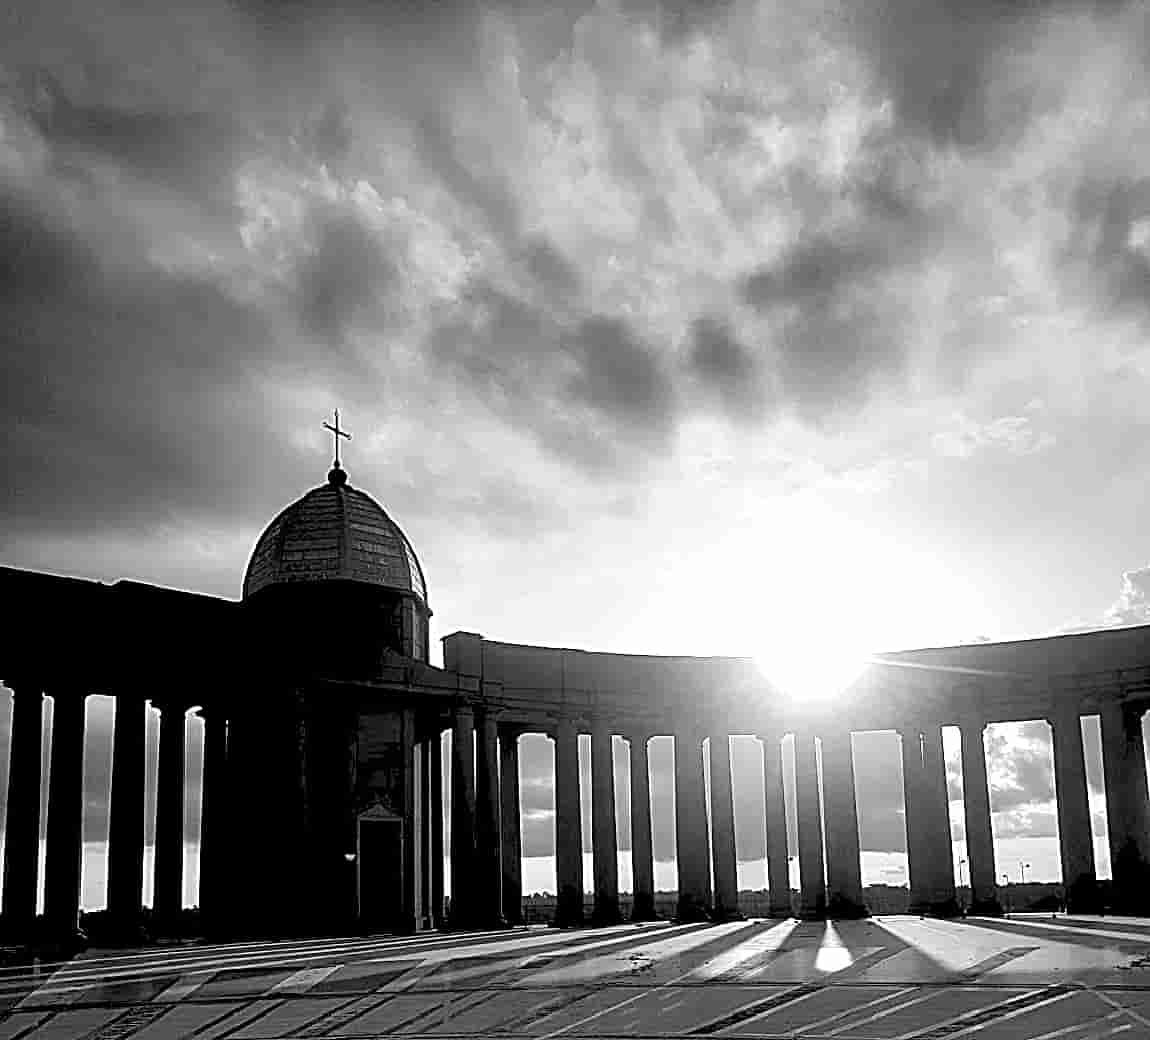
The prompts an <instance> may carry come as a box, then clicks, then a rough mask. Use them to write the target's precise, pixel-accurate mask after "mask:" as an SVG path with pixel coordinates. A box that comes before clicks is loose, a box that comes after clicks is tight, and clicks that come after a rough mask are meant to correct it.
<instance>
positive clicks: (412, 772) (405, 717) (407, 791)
mask: <svg viewBox="0 0 1150 1040" xmlns="http://www.w3.org/2000/svg"><path fill="white" fill-rule="evenodd" d="M401 719H402V726H403V730H402V741H403V744H402V746H403V830H402V831H401V833H402V835H403V916H402V919H401V921H400V926H399V930H401V931H404V932H414V931H415V930H416V929H417V928H418V927H419V918H420V915H421V913H422V912H423V907H422V906H421V905H420V900H419V889H420V877H419V875H420V867H421V866H422V864H421V862H420V857H419V852H418V849H419V816H418V812H417V809H416V784H417V783H418V777H419V773H418V768H419V764H420V763H419V756H418V755H417V754H416V745H417V740H416V734H415V709H414V708H404V709H403V713H402V715H401ZM352 775H354V774H352ZM340 801H341V802H344V803H345V804H346V803H350V804H354V802H355V787H354V786H351V787H350V789H349V790H348V791H347V792H346V794H345V795H344V797H343V798H341V799H340Z"/></svg>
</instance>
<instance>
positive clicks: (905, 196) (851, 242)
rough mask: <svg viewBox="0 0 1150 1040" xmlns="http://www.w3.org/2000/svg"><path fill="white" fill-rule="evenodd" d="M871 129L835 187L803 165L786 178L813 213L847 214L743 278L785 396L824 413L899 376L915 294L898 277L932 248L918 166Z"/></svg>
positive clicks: (908, 347) (932, 223) (933, 220)
mask: <svg viewBox="0 0 1150 1040" xmlns="http://www.w3.org/2000/svg"><path fill="white" fill-rule="evenodd" d="M905 151H906V150H905V149H903V148H902V147H901V146H900V145H899V144H898V142H897V141H892V140H891V139H889V137H886V136H882V135H876V136H874V137H873V139H872V140H870V141H869V143H868V144H867V145H866V149H865V155H866V159H867V161H866V162H863V163H861V165H860V169H859V170H858V171H857V173H856V174H855V175H854V176H852V177H851V178H850V179H848V181H847V182H846V184H844V185H843V186H842V187H841V188H840V189H838V191H837V197H836V195H835V194H832V193H830V192H829V191H828V190H827V189H826V188H825V187H822V186H820V185H818V184H817V183H816V182H813V181H812V179H811V176H810V174H809V172H807V171H803V170H802V169H801V168H800V170H798V171H797V172H796V173H795V174H794V175H793V177H792V179H793V180H797V182H798V184H799V186H800V188H801V192H804V193H806V194H809V195H810V196H811V198H809V199H808V200H807V201H806V202H805V203H804V209H809V210H811V211H812V212H816V211H817V210H818V209H819V208H826V207H829V206H830V205H832V204H834V203H835V202H837V201H842V200H843V199H846V200H849V203H850V206H849V213H850V215H849V218H847V219H846V220H845V221H843V222H842V223H841V224H839V225H836V226H833V227H825V228H824V227H819V226H817V225H814V226H812V227H811V229H810V230H809V231H807V232H806V233H804V234H803V235H802V236H801V237H800V238H799V239H798V240H797V241H796V242H794V243H793V244H791V245H789V246H788V247H786V248H784V249H783V250H782V251H781V252H780V253H779V255H778V256H776V257H775V258H774V259H773V260H771V261H769V262H767V263H766V264H763V265H761V266H760V267H759V268H758V269H756V270H755V271H753V272H751V273H750V274H749V275H747V276H746V277H745V278H743V279H742V281H741V283H740V285H739V289H740V292H741V295H742V299H743V301H744V302H745V303H747V304H749V305H750V306H751V307H753V308H754V309H755V310H756V311H757V312H759V314H761V315H762V316H763V318H764V319H766V323H767V327H768V329H769V335H770V347H771V353H770V356H771V357H772V360H773V366H774V375H775V376H776V378H777V380H778V384H779V389H780V394H781V400H783V401H786V402H793V403H794V404H795V405H796V406H797V408H798V410H799V411H800V413H803V414H805V415H806V416H807V417H809V418H812V419H821V418H823V417H824V416H826V415H827V414H828V413H829V412H830V411H831V410H833V409H842V408H847V409H849V408H850V407H851V406H852V405H854V406H857V405H858V404H861V403H862V402H864V401H866V400H867V399H868V397H869V395H870V393H871V391H872V390H873V389H874V388H875V387H876V385H878V384H889V383H897V382H898V381H899V380H900V379H901V377H902V375H903V374H904V372H905V369H906V366H907V363H908V359H909V357H910V356H911V352H912V350H913V343H912V341H911V336H910V333H911V320H912V317H913V301H912V300H911V299H910V298H908V297H907V296H906V295H905V290H904V289H903V288H902V286H901V285H900V284H899V282H900V280H903V279H905V278H906V277H907V276H908V275H909V274H911V273H913V271H914V270H915V268H916V265H917V264H918V263H919V261H920V260H921V258H922V257H923V255H924V253H925V252H926V251H927V249H928V245H929V242H930V240H931V235H932V231H933V230H934V229H935V228H936V227H937V226H938V223H939V215H938V214H935V213H933V212H931V211H930V210H929V209H928V208H926V207H925V206H924V204H923V203H922V201H921V196H922V194H923V188H922V185H921V183H920V181H921V177H922V174H921V169H920V166H919V164H918V163H917V162H916V161H914V159H913V155H911V156H909V157H908V155H907V154H905Z"/></svg>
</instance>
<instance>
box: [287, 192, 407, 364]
mask: <svg viewBox="0 0 1150 1040" xmlns="http://www.w3.org/2000/svg"><path fill="white" fill-rule="evenodd" d="M315 222H316V246H315V249H314V251H313V252H311V253H310V254H307V255H305V256H304V257H303V258H302V259H301V262H300V265H299V268H298V270H297V273H296V301H297V305H298V307H299V314H300V320H301V322H302V324H303V327H304V330H305V332H306V333H307V334H308V335H310V336H312V337H315V338H316V339H318V340H321V341H323V342H325V343H327V344H328V345H330V346H332V347H333V348H335V349H340V347H341V346H342V345H343V343H344V340H345V337H346V336H347V333H348V331H349V329H350V328H351V327H352V326H353V325H354V324H355V323H356V321H357V320H359V319H363V318H366V317H368V316H369V315H368V313H367V312H370V311H371V310H372V309H373V305H376V304H378V303H380V302H381V300H382V298H383V297H384V296H385V295H386V294H388V293H389V292H390V291H391V290H392V288H393V287H394V284H395V282H396V279H397V277H398V273H397V271H396V268H395V265H394V263H393V262H392V261H391V259H390V258H389V257H388V256H387V255H386V254H385V253H384V251H383V247H382V246H381V244H380V242H379V239H378V238H377V236H376V235H375V234H374V233H373V232H372V231H371V230H370V229H369V228H367V227H365V226H364V224H363V223H362V221H360V220H359V219H358V218H357V217H356V216H355V215H354V214H352V213H348V212H346V211H343V212H341V211H334V212H331V211H327V210H326V209H325V210H324V211H321V213H319V214H317V217H316V221H315ZM376 317H377V319H378V315H376ZM379 324H380V322H379V321H378V320H377V322H376V325H377V326H378V325H379Z"/></svg>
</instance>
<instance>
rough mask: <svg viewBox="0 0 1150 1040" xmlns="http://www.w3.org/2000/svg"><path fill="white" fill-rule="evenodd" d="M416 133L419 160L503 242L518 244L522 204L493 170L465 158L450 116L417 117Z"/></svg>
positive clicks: (428, 113) (431, 111)
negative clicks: (520, 206)
mask: <svg viewBox="0 0 1150 1040" xmlns="http://www.w3.org/2000/svg"><path fill="white" fill-rule="evenodd" d="M413 130H414V133H415V142H416V147H417V150H418V152H419V155H420V157H421V158H422V159H423V161H424V163H425V164H426V165H427V167H428V169H429V170H430V171H431V172H433V173H434V174H435V175H436V176H438V177H439V178H440V180H442V182H443V184H444V186H445V187H446V188H447V189H448V191H450V192H451V194H452V195H453V196H454V197H455V198H456V199H457V200H458V201H460V202H461V203H463V204H465V205H467V206H469V207H470V208H471V209H472V210H473V211H474V212H476V213H478V214H479V215H480V216H481V217H482V218H483V220H484V222H485V224H486V225H487V227H488V228H489V230H490V231H491V232H492V233H493V234H494V235H495V236H496V237H497V238H498V239H499V240H500V241H502V242H504V243H515V242H517V241H518V239H519V237H520V215H519V204H518V203H517V202H516V200H515V198H514V196H513V195H512V193H511V191H510V187H509V185H507V184H505V183H504V181H503V180H502V178H501V177H500V175H499V174H498V173H496V172H495V171H494V170H492V169H490V168H488V169H482V166H483V165H484V164H482V163H480V162H479V161H478V158H477V157H476V156H474V155H471V156H468V155H466V154H465V148H464V144H463V142H462V141H461V140H460V138H459V136H458V134H457V133H456V130H455V128H454V127H453V126H452V125H451V124H450V123H449V121H448V118H447V116H446V115H445V114H444V113H443V112H442V111H439V110H436V109H429V110H427V111H424V112H421V113H418V114H416V116H415V117H414V121H413Z"/></svg>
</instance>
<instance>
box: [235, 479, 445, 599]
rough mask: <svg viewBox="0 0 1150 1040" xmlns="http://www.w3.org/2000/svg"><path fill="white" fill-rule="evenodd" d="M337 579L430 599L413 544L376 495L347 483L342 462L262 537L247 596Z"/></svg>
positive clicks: (251, 565) (248, 576) (250, 569)
mask: <svg viewBox="0 0 1150 1040" xmlns="http://www.w3.org/2000/svg"><path fill="white" fill-rule="evenodd" d="M333 580H334V581H341V580H342V581H358V582H363V583H365V584H368V585H380V586H383V587H384V588H389V589H396V590H398V591H400V592H411V593H414V594H415V595H416V596H418V597H419V598H420V599H421V600H422V601H423V602H424V603H425V604H426V602H427V586H426V584H425V583H424V580H423V569H422V568H421V567H420V566H419V560H417V559H416V557H415V550H414V549H412V547H411V543H410V542H409V541H408V540H407V537H406V536H405V535H404V533H403V532H402V531H401V530H400V529H399V526H398V525H397V524H396V523H395V521H394V520H392V519H391V517H389V516H388V515H387V513H385V512H384V511H383V507H382V506H381V505H380V504H379V503H378V502H376V500H375V499H374V498H372V497H371V496H370V495H367V494H364V493H363V492H362V491H359V490H358V489H356V488H353V487H350V486H349V485H348V483H347V474H346V473H345V472H344V471H343V470H342V469H340V468H339V467H338V466H336V467H335V468H334V469H332V471H331V472H330V473H329V474H328V478H327V483H326V484H324V485H323V486H321V487H317V488H315V489H314V490H312V491H309V492H308V493H307V494H306V495H304V496H303V498H301V499H300V500H299V501H298V502H294V503H292V504H291V505H290V506H288V507H287V508H286V509H285V510H284V511H283V512H282V513H280V515H279V516H277V517H276V518H275V519H274V520H273V521H272V522H271V523H270V524H269V525H268V527H267V530H265V531H264V533H263V534H262V535H260V539H259V541H258V542H256V547H255V549H254V550H253V552H252V558H251V560H249V561H248V570H247V574H245V575H244V599H247V598H248V597H249V596H252V595H254V594H255V593H257V592H259V590H260V589H262V588H264V587H265V586H267V585H278V584H285V583H288V582H302V581H307V582H310V581H333Z"/></svg>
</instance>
